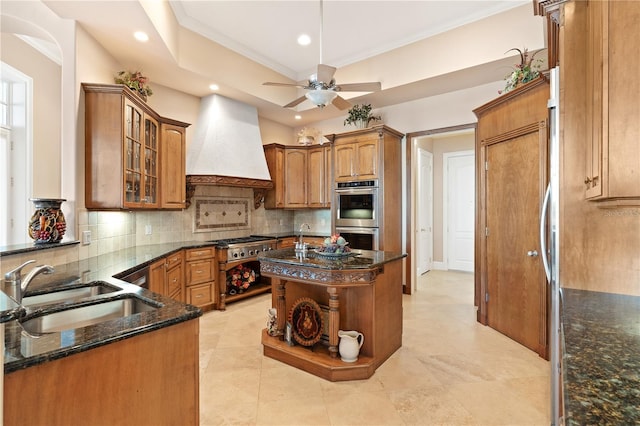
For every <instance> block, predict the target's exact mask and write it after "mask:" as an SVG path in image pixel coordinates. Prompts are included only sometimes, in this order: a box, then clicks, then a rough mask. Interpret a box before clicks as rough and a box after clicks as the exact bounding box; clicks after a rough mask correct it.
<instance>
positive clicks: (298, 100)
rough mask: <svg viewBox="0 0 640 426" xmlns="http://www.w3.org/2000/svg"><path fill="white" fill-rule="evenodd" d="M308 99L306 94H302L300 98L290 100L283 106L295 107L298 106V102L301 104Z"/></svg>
mask: <svg viewBox="0 0 640 426" xmlns="http://www.w3.org/2000/svg"><path fill="white" fill-rule="evenodd" d="M306 100H307V97H306V96H300V97H299V98H298V99H296V100H295V101H291V102H289V103H288V104H286V105H285V106H283V107H282V108H293V107H294V106H296V105H298V104H301V103H302V102H304V101H306Z"/></svg>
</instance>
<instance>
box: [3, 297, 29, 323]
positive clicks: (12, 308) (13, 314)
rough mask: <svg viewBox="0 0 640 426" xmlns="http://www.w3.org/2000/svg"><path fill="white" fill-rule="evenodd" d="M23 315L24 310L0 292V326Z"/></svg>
mask: <svg viewBox="0 0 640 426" xmlns="http://www.w3.org/2000/svg"><path fill="white" fill-rule="evenodd" d="M23 315H24V309H22V307H21V306H20V305H18V304H17V303H16V302H15V301H14V300H13V299H12V298H10V297H9V296H7V295H6V294H4V293H3V292H2V291H0V324H1V323H3V322H7V321H12V320H14V319H16V318H20V317H22V316H23Z"/></svg>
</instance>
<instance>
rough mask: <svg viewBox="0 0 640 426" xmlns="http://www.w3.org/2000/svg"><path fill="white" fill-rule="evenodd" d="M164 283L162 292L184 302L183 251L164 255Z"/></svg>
mask: <svg viewBox="0 0 640 426" xmlns="http://www.w3.org/2000/svg"><path fill="white" fill-rule="evenodd" d="M166 268H167V275H166V283H165V290H164V294H165V295H167V296H169V297H170V298H172V299H174V300H177V301H179V302H184V300H185V299H184V292H185V290H184V287H185V285H184V251H183V250H180V251H178V252H176V253H173V254H171V255H169V256H167V257H166Z"/></svg>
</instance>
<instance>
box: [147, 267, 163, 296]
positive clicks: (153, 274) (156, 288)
mask: <svg viewBox="0 0 640 426" xmlns="http://www.w3.org/2000/svg"><path fill="white" fill-rule="evenodd" d="M166 270H167V262H166V260H165V259H160V260H158V261H156V262H153V263H152V264H151V266H149V290H151V291H153V292H154V293H158V294H165V292H164V291H165V287H166V282H167V278H166Z"/></svg>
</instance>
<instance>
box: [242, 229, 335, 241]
mask: <svg viewBox="0 0 640 426" xmlns="http://www.w3.org/2000/svg"><path fill="white" fill-rule="evenodd" d="M330 235H331V232H330V231H327V232H312V231H307V230H305V231H304V232H303V233H302V236H303V238H304V237H314V238H326V237H328V236H330ZM251 236H252V237H264V238H275V239H276V240H277V239H279V238H288V237H296V238H298V237H299V236H300V231H284V232H273V233H268V234H251Z"/></svg>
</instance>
